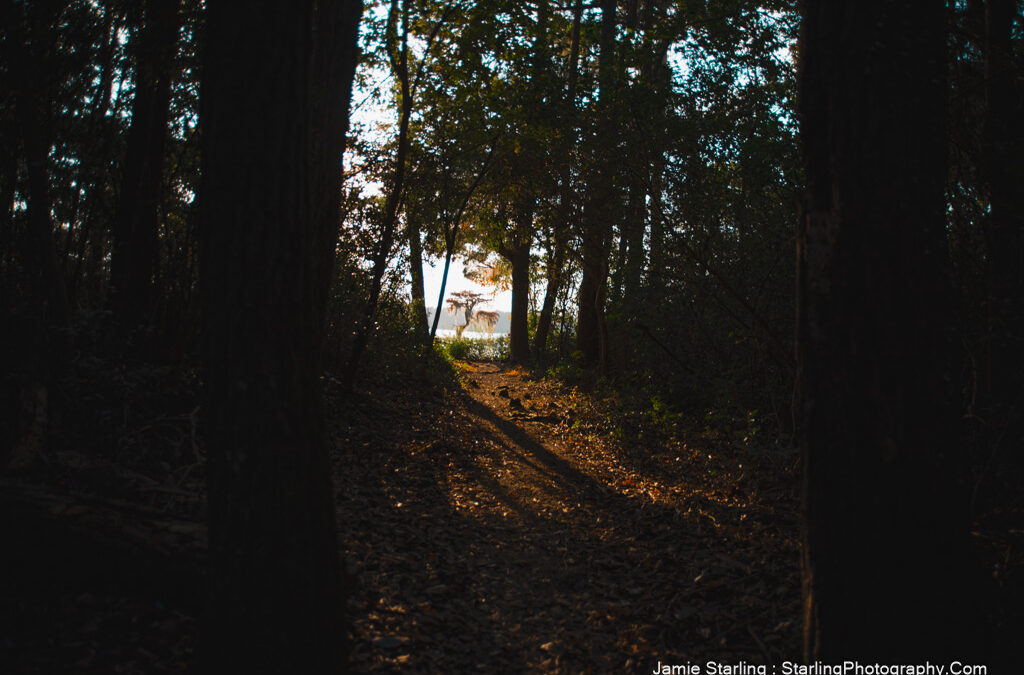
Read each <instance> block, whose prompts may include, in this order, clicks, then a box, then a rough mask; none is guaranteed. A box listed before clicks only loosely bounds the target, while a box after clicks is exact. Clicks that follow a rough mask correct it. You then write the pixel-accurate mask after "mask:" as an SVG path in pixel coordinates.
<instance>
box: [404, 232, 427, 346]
mask: <svg viewBox="0 0 1024 675" xmlns="http://www.w3.org/2000/svg"><path fill="white" fill-rule="evenodd" d="M407 217H409V220H410V221H411V220H412V218H411V216H408V214H407ZM406 234H407V235H408V239H409V274H410V276H411V277H412V312H413V317H412V320H413V330H415V331H416V336H417V338H418V339H419V340H420V341H421V342H422V343H424V344H427V343H429V342H430V325H429V324H428V323H427V300H426V291H425V289H424V287H423V242H422V241H421V240H420V228H418V227H416V225H415V224H413V223H412V222H409V223H406Z"/></svg>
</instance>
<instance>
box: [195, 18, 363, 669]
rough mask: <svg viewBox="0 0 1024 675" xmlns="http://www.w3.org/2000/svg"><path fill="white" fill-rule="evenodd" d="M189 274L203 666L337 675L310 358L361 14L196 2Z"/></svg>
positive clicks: (317, 342)
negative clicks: (202, 498)
mask: <svg viewBox="0 0 1024 675" xmlns="http://www.w3.org/2000/svg"><path fill="white" fill-rule="evenodd" d="M207 7H208V9H207V22H206V30H207V36H206V39H207V42H206V52H205V63H204V73H203V109H202V121H203V146H202V152H203V177H202V179H203V182H202V186H201V194H200V204H201V209H202V210H201V219H202V220H201V223H202V229H201V254H202V258H201V279H202V292H203V306H204V326H205V333H204V357H205V359H204V360H205V377H206V404H205V406H204V412H205V425H206V429H207V432H206V438H207V452H208V473H209V477H208V485H209V489H208V491H209V541H210V554H209V555H210V569H209V588H208V603H207V615H206V617H205V625H204V635H203V645H202V652H201V658H202V659H203V663H204V666H205V668H206V670H207V672H211V673H227V672H296V673H298V672H303V673H335V672H339V671H340V669H341V668H342V667H343V665H342V664H343V661H344V650H343V644H344V629H343V626H342V613H341V611H342V604H341V603H342V591H343V588H342V581H341V574H340V570H339V565H338V545H337V533H336V522H335V519H336V515H335V508H334V495H333V489H332V486H331V467H330V462H329V460H328V454H327V449H328V441H327V437H326V433H325V428H324V412H323V401H322V396H321V391H320V384H319V376H320V357H321V346H322V336H323V326H324V312H325V310H326V298H327V291H328V288H329V283H330V273H331V267H332V264H333V252H334V242H335V240H336V237H337V227H338V221H339V218H340V195H341V189H340V188H341V182H342V177H341V157H342V153H343V150H344V144H345V133H346V129H347V126H348V108H349V95H350V93H351V84H352V78H353V74H354V68H355V63H356V36H357V27H358V22H359V16H360V13H361V6H360V4H359V3H357V2H356V3H353V2H345V3H319V2H315V1H313V0H305V1H303V2H283V1H280V0H278V1H277V2H272V3H263V4H260V5H259V6H258V7H256V6H253V7H248V8H246V9H245V11H239V8H238V7H237V6H236V5H235V4H234V3H230V2H225V1H223V0H219V1H218V0H212V1H210V2H208V5H207Z"/></svg>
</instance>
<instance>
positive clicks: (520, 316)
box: [508, 240, 530, 363]
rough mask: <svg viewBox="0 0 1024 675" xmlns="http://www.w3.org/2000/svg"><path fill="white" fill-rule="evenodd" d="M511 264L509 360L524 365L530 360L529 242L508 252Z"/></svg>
mask: <svg viewBox="0 0 1024 675" xmlns="http://www.w3.org/2000/svg"><path fill="white" fill-rule="evenodd" d="M509 254H510V255H508V259H509V261H510V262H511V263H512V325H511V327H510V329H509V336H508V349H509V359H510V360H511V361H512V362H513V363H525V362H526V361H527V360H528V359H529V358H530V333H529V304H530V242H529V240H527V241H526V242H525V243H523V244H521V245H519V246H517V247H516V248H515V249H513V250H512V251H510V252H509Z"/></svg>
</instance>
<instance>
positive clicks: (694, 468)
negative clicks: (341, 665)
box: [335, 363, 799, 673]
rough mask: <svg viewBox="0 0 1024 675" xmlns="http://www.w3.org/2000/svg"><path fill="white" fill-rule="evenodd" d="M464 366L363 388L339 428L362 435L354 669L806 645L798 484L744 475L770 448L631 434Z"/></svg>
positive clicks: (570, 398)
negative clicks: (791, 526)
mask: <svg viewBox="0 0 1024 675" xmlns="http://www.w3.org/2000/svg"><path fill="white" fill-rule="evenodd" d="M461 367H462V385H463V392H455V393H447V394H446V393H441V394H438V395H437V396H436V397H434V398H430V397H427V398H426V400H419V399H418V398H416V397H410V396H408V392H405V395H403V392H394V393H393V395H391V396H390V397H383V398H378V399H374V400H367V401H364V402H363V403H362V404H361V406H360V407H359V408H358V409H356V410H352V411H350V412H349V415H350V418H349V422H348V425H347V426H345V427H342V428H339V429H337V430H336V431H335V433H336V434H337V435H338V436H339V437H340V438H339V440H340V441H341V442H343V443H345V445H341V447H355V448H356V450H355V452H353V453H351V454H349V455H348V456H346V457H342V458H339V460H338V463H337V464H338V465H337V471H338V483H339V488H340V489H339V494H341V495H344V496H345V497H344V498H343V499H342V501H341V503H340V505H339V507H340V517H341V521H342V522H341V530H342V536H343V542H344V546H345V549H346V554H347V556H348V558H349V561H350V565H351V567H352V568H353V573H354V575H355V587H356V591H355V594H354V596H353V598H352V599H351V602H350V603H349V604H350V618H351V620H352V622H353V625H354V635H353V644H354V654H353V657H354V660H355V665H356V668H357V670H359V671H366V672H387V671H394V670H402V671H422V672H465V671H469V670H476V669H490V670H494V671H496V672H572V673H576V672H651V671H652V670H653V669H654V667H655V666H656V664H657V663H658V662H659V661H661V662H663V663H685V662H687V661H691V662H700V663H703V662H704V661H707V660H709V659H711V660H717V661H719V662H737V661H740V660H745V661H747V662H765V661H769V662H774V661H776V660H778V659H781V658H782V657H783V656H794V653H793V652H794V650H795V648H796V646H797V645H798V636H797V635H796V621H795V619H796V616H795V612H796V603H797V601H798V598H799V587H798V586H797V577H796V553H795V548H794V545H793V542H792V537H793V534H794V533H793V532H789V531H786V528H785V527H784V526H783V527H781V528H780V526H779V525H778V524H777V522H778V519H779V516H780V511H784V510H786V509H787V508H789V507H788V506H787V504H788V502H786V501H785V500H783V501H778V500H777V501H776V502H770V500H769V498H768V496H770V495H773V494H774V495H776V496H777V495H779V494H781V493H786V495H787V498H788V497H789V496H790V495H789V494H788V492H787V488H786V486H785V484H782V486H781V487H780V486H779V485H778V484H771V485H769V484H767V483H766V482H765V480H753V479H751V478H750V477H749V475H748V473H750V472H753V471H754V465H755V464H758V463H759V462H760V464H762V465H763V466H762V467H760V468H762V469H771V468H772V467H773V466H774V464H773V462H774V460H773V459H771V458H770V456H769V455H767V454H765V452H764V451H760V452H761V454H763V455H765V456H764V457H757V456H755V455H756V454H757V453H756V452H755V451H750V453H752V454H750V456H746V455H743V456H733V457H727V458H722V457H721V455H722V454H723V448H722V447H715V448H714V449H713V450H712V448H711V446H710V445H709V446H708V447H700V448H693V447H690V445H689V444H687V443H686V442H684V441H681V440H680V439H678V438H670V437H664V438H660V437H658V435H657V434H655V433H654V432H652V431H650V430H647V434H646V435H645V434H644V430H643V429H631V430H627V431H626V432H623V431H622V429H621V427H616V426H615V425H613V424H608V422H609V419H608V415H607V413H605V414H602V411H601V410H599V409H597V408H595V407H594V406H593V405H592V402H591V401H590V400H589V399H588V397H586V396H585V395H582V394H579V393H578V392H573V391H570V390H566V389H564V388H562V387H560V386H559V385H557V384H555V383H552V382H549V381H544V380H541V381H536V380H533V379H531V378H530V377H529V376H527V374H526V373H525V372H524V371H522V370H518V369H517V370H508V369H506V368H505V367H504V366H501V365H498V364H492V363H467V364H462V366H461ZM367 425H369V426H370V427H371V428H369V429H367V428H365V427H366V426H367ZM382 438H383V446H381V439H382ZM730 448H731V446H730ZM712 452H713V453H714V454H712ZM731 452H733V454H734V455H735V454H736V452H741V453H742V451H741V450H740V451H738V450H736V449H735V448H731ZM726 454H728V453H726ZM715 455H718V456H719V457H718V458H717V459H716V457H715ZM765 457H768V459H765ZM744 466H747V467H748V468H747V469H746V470H744V469H743V467H744ZM716 475H717V478H715V476H716ZM709 480H710V482H708V481H709ZM766 488H767V489H766ZM780 491H781V492H780ZM781 515H783V516H784V515H785V514H784V513H782V514H781ZM782 522H786V519H785V518H782ZM641 669H646V670H644V671H641Z"/></svg>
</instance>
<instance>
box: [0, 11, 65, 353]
mask: <svg viewBox="0 0 1024 675" xmlns="http://www.w3.org/2000/svg"><path fill="white" fill-rule="evenodd" d="M3 9H4V14H6V15H7V16H8V17H9V18H10V22H9V25H8V31H9V32H8V40H9V44H8V50H7V53H8V58H9V59H10V66H9V68H10V70H11V79H12V81H13V82H14V83H15V86H16V88H17V89H16V91H15V101H14V105H15V116H16V119H17V121H18V126H19V127H20V130H21V136H22V147H23V150H24V157H25V164H26V167H27V169H28V191H27V192H28V194H27V197H28V199H27V201H28V232H27V237H26V240H25V243H26V245H27V250H26V251H25V261H26V263H27V264H26V267H27V268H28V269H29V270H31V272H30V274H33V280H32V282H31V286H33V287H34V293H33V294H34V295H35V296H36V298H37V299H38V300H39V301H40V302H41V304H45V306H46V316H47V323H48V324H49V326H50V328H51V329H52V330H53V331H54V332H55V334H56V335H55V336H54V337H55V339H54V344H55V345H56V349H55V354H54V356H55V358H56V361H57V362H64V361H66V359H67V358H70V356H71V353H72V351H73V345H72V343H71V332H70V331H71V302H70V300H69V296H68V289H67V282H66V280H65V278H64V271H63V270H62V269H61V265H60V260H59V258H58V255H57V245H56V241H55V238H54V234H53V222H52V218H51V215H50V214H51V209H52V202H51V197H50V168H49V150H50V139H49V125H48V120H47V117H48V116H47V114H46V109H47V108H46V100H47V98H48V96H49V92H48V91H47V90H46V88H45V87H46V81H47V78H45V77H43V76H42V75H41V74H40V73H41V71H42V69H43V68H45V63H46V60H47V58H49V57H50V56H51V55H52V53H53V49H54V47H53V45H52V44H50V43H51V42H52V40H53V38H52V36H51V35H52V23H53V21H55V16H54V15H53V14H52V12H53V11H54V10H56V7H52V6H48V7H28V8H27V14H28V30H27V31H26V30H25V26H24V25H23V23H22V22H23V17H22V16H21V12H20V10H19V8H18V7H17V6H15V5H13V3H8V4H6V5H5V6H4V8H3ZM36 270H38V272H36ZM36 275H38V276H36Z"/></svg>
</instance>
